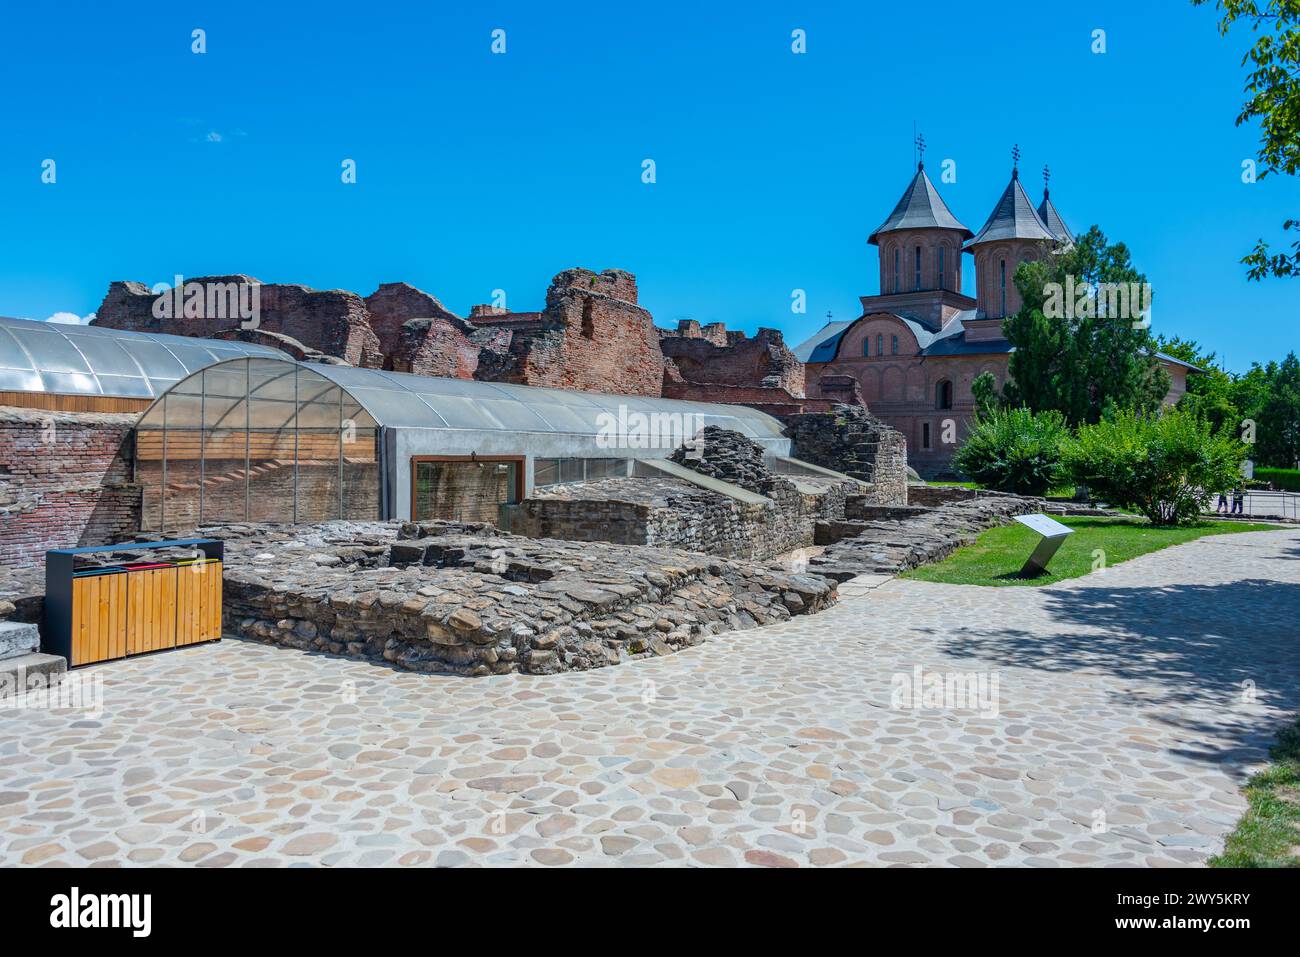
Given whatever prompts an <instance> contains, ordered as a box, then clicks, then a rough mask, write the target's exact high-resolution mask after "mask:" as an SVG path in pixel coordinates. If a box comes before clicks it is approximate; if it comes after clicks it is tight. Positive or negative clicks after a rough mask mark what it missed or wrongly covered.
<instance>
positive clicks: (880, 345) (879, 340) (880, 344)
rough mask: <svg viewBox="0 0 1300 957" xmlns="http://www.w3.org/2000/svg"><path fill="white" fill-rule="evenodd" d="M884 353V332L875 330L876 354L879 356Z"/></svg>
mask: <svg viewBox="0 0 1300 957" xmlns="http://www.w3.org/2000/svg"><path fill="white" fill-rule="evenodd" d="M884 354H885V336H884V333H880V332H877V333H876V356H877V357H879V356H883V355H884Z"/></svg>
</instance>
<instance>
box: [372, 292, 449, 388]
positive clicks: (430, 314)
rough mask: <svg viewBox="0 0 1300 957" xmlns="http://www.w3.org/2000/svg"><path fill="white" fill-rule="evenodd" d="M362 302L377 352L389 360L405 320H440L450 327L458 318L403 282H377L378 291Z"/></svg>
mask: <svg viewBox="0 0 1300 957" xmlns="http://www.w3.org/2000/svg"><path fill="white" fill-rule="evenodd" d="M365 302H366V311H367V312H368V313H369V315H370V328H371V329H373V330H374V333H375V335H376V336H378V337H379V348H380V351H382V352H383V353H384V355H385V356H388V357H389V358H390V359H391V358H392V356H393V353H394V352H396V351H397V347H398V343H399V341H400V340H401V337H402V327H403V325H405V324H406V323H407V322H408V321H409V320H411V319H442V320H444V323H443V324H442V326H443V327H445V328H454V327H452V326H451V325H450V323H451V322H454V321H456V320H457V319H459V318H460V317H459V316H457V315H456V314H455V313H453V312H452V311H451V310H450V309H448V308H447V307H446V306H444V305H443V304H442V303H441V302H439V301H438V300H437V299H435V298H434V297H433V296H431V295H429V294H428V293H427V292H424V291H423V290H420V289H416V288H415V287H414V286H412V285H411V284H410V283H405V282H385V283H380V285H379V288H378V289H376V290H375V291H374V292H372V293H371V294H370V295H368V296H366V300H365ZM389 368H391V366H389ZM429 374H430V375H442V374H443V373H429Z"/></svg>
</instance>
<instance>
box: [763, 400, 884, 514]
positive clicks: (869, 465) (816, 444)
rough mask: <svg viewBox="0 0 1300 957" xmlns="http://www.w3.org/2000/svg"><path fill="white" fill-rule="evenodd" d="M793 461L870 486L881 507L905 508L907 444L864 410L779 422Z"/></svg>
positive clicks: (839, 409)
mask: <svg viewBox="0 0 1300 957" xmlns="http://www.w3.org/2000/svg"><path fill="white" fill-rule="evenodd" d="M782 421H784V422H785V426H786V429H785V431H786V435H788V436H789V437H790V439H791V451H792V453H793V455H794V457H795V458H797V459H802V460H803V461H805V462H811V463H812V464H814V465H820V466H822V467H823V468H829V469H834V470H836V471H839V472H843V473H844V474H845V475H848V476H851V477H852V478H855V479H858V480H859V481H862V482H867V483H869V484H870V485H871V486H872V487H873V489H874V492H875V499H876V501H877V502H878V503H881V504H891V505H906V504H907V495H908V483H907V440H906V439H905V438H904V437H903V434H902V433H901V432H898V431H896V430H895V429H891V428H890V427H889V426H887V425H886V424H885V423H884V422H881V421H880V420H879V419H877V418H876V417H875V416H873V415H872V414H871V413H869V412H868V411H867V410H866V408H865V407H864V406H861V405H848V404H844V403H836V404H835V405H834V406H832V407H831V409H830V411H826V412H802V413H798V414H795V415H787V416H783V417H782Z"/></svg>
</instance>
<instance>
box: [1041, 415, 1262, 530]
mask: <svg viewBox="0 0 1300 957" xmlns="http://www.w3.org/2000/svg"><path fill="white" fill-rule="evenodd" d="M1062 453H1063V454H1062V460H1063V466H1064V469H1065V472H1066V474H1067V475H1069V476H1070V477H1071V478H1072V479H1073V481H1075V482H1076V483H1078V484H1080V485H1086V486H1088V489H1089V490H1090V491H1091V492H1092V493H1093V494H1094V495H1096V496H1097V497H1098V498H1101V499H1102V500H1104V501H1105V502H1107V503H1108V504H1110V505H1114V506H1118V507H1119V508H1129V509H1134V510H1135V511H1138V512H1141V513H1142V514H1143V515H1145V516H1146V517H1147V518H1149V519H1150V520H1151V522H1152V524H1154V525H1178V524H1181V523H1183V522H1188V521H1191V520H1193V519H1195V518H1196V517H1197V516H1198V515H1199V514H1200V513H1201V512H1202V511H1203V510H1205V509H1206V508H1207V507H1208V506H1209V504H1210V499H1211V497H1212V496H1213V495H1214V494H1216V493H1217V492H1220V491H1226V490H1227V489H1230V488H1232V487H1234V486H1236V485H1239V484H1240V483H1241V482H1242V477H1241V463H1242V461H1243V460H1244V459H1245V457H1246V447H1245V446H1244V445H1243V444H1242V443H1241V442H1239V441H1237V439H1236V437H1235V436H1232V435H1230V434H1228V433H1226V432H1216V431H1215V430H1214V427H1213V425H1211V424H1210V422H1209V420H1207V419H1204V418H1202V417H1200V416H1199V415H1197V414H1196V413H1195V412H1193V411H1191V410H1188V409H1179V408H1174V409H1170V410H1167V411H1166V412H1165V413H1164V414H1163V415H1161V416H1159V417H1154V416H1142V415H1136V414H1134V413H1132V412H1123V413H1119V414H1117V415H1114V416H1112V417H1110V418H1107V419H1103V420H1102V421H1100V422H1098V423H1097V424H1096V425H1085V426H1081V427H1080V428H1079V432H1078V435H1077V436H1076V437H1075V438H1073V439H1067V440H1066V442H1065V443H1064V445H1063V447H1062Z"/></svg>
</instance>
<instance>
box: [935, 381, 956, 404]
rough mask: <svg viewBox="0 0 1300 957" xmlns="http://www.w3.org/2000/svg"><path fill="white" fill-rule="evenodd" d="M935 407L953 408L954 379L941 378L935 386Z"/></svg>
mask: <svg viewBox="0 0 1300 957" xmlns="http://www.w3.org/2000/svg"><path fill="white" fill-rule="evenodd" d="M934 407H935V408H936V409H951V408H952V380H951V379H941V380H940V381H939V382H938V383H937V384H936V385H935V387H934Z"/></svg>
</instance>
